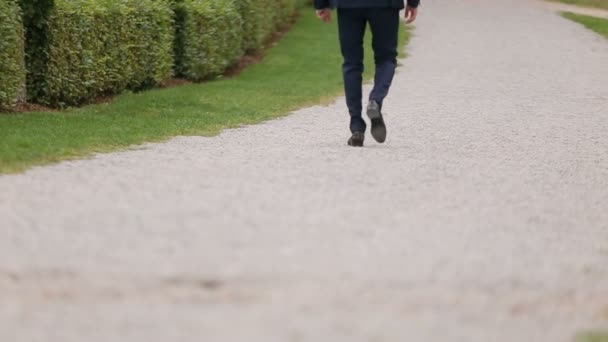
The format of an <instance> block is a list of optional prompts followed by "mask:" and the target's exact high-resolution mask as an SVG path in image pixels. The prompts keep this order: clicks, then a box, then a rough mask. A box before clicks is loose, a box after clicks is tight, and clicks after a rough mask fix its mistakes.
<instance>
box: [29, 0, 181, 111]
mask: <svg viewBox="0 0 608 342" xmlns="http://www.w3.org/2000/svg"><path fill="white" fill-rule="evenodd" d="M172 25H173V13H172V12H171V9H170V6H169V4H168V3H167V2H166V1H164V0H101V1H100V0H57V1H56V3H55V5H54V6H53V8H52V9H51V10H50V12H49V13H48V16H47V21H46V32H45V33H44V34H41V35H40V37H43V38H41V39H39V40H38V41H37V43H38V44H40V46H37V47H35V48H34V47H33V48H32V50H35V49H38V50H39V54H38V55H36V56H32V57H33V58H32V60H31V62H32V63H31V64H30V65H29V66H28V67H29V68H30V69H31V74H32V76H33V77H32V79H31V82H29V85H30V86H31V93H32V95H33V96H34V97H35V100H36V101H37V102H41V103H44V104H48V105H53V106H65V105H76V104H80V103H83V102H87V101H90V100H91V99H93V98H95V97H97V96H101V95H108V94H118V93H120V92H122V91H124V90H125V89H132V90H139V89H142V88H146V87H150V86H154V85H157V84H160V83H162V82H163V81H164V80H166V79H168V78H169V77H171V72H172V65H173V54H172V44H173V26H172ZM45 39H46V40H45ZM28 44H31V43H30V42H28ZM38 56H40V59H37V57H38Z"/></svg>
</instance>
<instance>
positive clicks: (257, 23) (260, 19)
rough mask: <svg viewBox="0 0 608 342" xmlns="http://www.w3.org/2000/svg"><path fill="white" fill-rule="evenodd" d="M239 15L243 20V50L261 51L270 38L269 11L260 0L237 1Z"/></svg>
mask: <svg viewBox="0 0 608 342" xmlns="http://www.w3.org/2000/svg"><path fill="white" fill-rule="evenodd" d="M236 4H237V7H238V10H239V13H240V14H241V17H242V18H243V49H244V50H245V51H247V52H254V51H257V50H260V49H261V48H262V47H263V45H264V40H266V38H267V37H268V33H269V32H268V28H269V27H268V25H267V24H266V23H265V22H266V21H267V20H266V18H265V17H264V16H265V14H266V12H267V10H266V9H265V8H264V7H263V6H261V4H263V1H260V0H241V1H236Z"/></svg>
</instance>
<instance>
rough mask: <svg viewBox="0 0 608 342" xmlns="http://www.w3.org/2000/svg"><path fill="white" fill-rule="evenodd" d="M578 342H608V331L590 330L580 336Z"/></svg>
mask: <svg viewBox="0 0 608 342" xmlns="http://www.w3.org/2000/svg"><path fill="white" fill-rule="evenodd" d="M577 341H578V342H608V332H588V333H584V334H581V335H579V336H578V338H577Z"/></svg>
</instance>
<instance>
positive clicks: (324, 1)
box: [315, 0, 419, 9]
mask: <svg viewBox="0 0 608 342" xmlns="http://www.w3.org/2000/svg"><path fill="white" fill-rule="evenodd" d="M408 1H409V0H408ZM416 1H419V0H416ZM328 7H330V5H329V0H315V8H316V9H324V8H328Z"/></svg>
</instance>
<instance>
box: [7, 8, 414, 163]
mask: <svg viewBox="0 0 608 342" xmlns="http://www.w3.org/2000/svg"><path fill="white" fill-rule="evenodd" d="M300 12H301V14H302V15H301V17H300V19H299V20H298V22H297V23H296V24H295V25H294V27H293V28H292V29H291V31H290V32H288V33H287V34H286V35H285V36H284V37H283V39H282V40H281V41H280V42H279V43H278V44H277V45H276V46H274V47H273V48H272V49H270V50H269V51H268V53H267V55H266V57H265V58H264V60H263V61H262V62H260V63H259V64H256V65H253V66H251V67H249V68H247V69H246V70H244V71H243V72H242V73H241V74H239V75H238V76H235V77H233V78H225V79H221V80H217V81H213V82H208V83H203V84H190V85H185V86H180V87H174V88H168V89H155V90H151V91H147V92H142V93H126V94H123V95H120V96H118V97H116V98H115V99H114V100H113V101H112V102H110V103H106V104H97V105H91V106H87V107H82V108H74V109H68V110H65V111H60V112H31V113H13V114H11V113H8V114H0V173H15V172H21V171H24V170H26V169H28V168H30V167H33V166H37V165H44V164H48V163H54V162H58V161H62V160H68V159H75V158H82V157H87V156H90V155H92V154H93V153H100V152H111V151H116V150H121V149H125V148H127V147H129V146H132V145H136V144H141V143H144V142H160V141H164V140H166V139H168V138H170V137H173V136H178V135H199V136H213V135H216V134H219V133H220V132H221V131H222V130H223V129H225V128H234V127H238V126H240V125H246V124H254V123H259V122H261V121H264V120H268V119H272V118H276V117H280V116H283V115H286V114H287V113H289V112H290V111H292V110H295V109H297V108H301V107H304V106H309V105H315V104H320V103H327V102H329V101H330V100H331V99H333V98H334V97H335V96H337V95H339V94H340V93H341V92H342V89H343V86H342V74H341V68H340V65H341V63H342V58H341V55H340V50H339V46H338V38H337V25H336V20H334V22H333V23H332V24H329V25H327V24H323V23H321V22H320V21H319V20H318V19H317V18H316V17H315V16H314V11H313V10H312V8H308V7H307V8H302V9H300ZM369 36H370V35H369V34H367V37H366V38H367V42H366V57H367V58H366V79H369V78H370V76H371V75H372V73H373V58H372V56H373V55H372V53H371V48H370V39H369V38H370V37H369ZM408 38H409V33H408V31H407V30H405V29H404V30H402V34H401V39H400V46H401V47H403V45H404V44H405V43H406V41H407V39H408Z"/></svg>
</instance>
